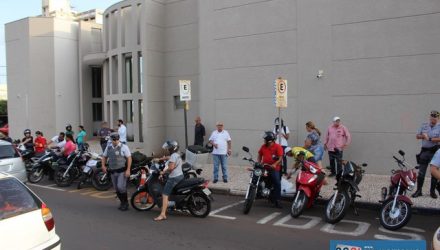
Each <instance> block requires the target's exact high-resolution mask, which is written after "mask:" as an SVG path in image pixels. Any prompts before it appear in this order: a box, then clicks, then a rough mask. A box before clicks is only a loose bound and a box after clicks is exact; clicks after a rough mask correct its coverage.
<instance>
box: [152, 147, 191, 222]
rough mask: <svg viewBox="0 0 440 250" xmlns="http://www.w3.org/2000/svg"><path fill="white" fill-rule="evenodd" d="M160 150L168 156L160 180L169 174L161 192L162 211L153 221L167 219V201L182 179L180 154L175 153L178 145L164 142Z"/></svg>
mask: <svg viewBox="0 0 440 250" xmlns="http://www.w3.org/2000/svg"><path fill="white" fill-rule="evenodd" d="M162 148H163V149H165V150H167V151H168V153H169V154H170V157H169V159H168V161H167V162H166V167H165V168H164V170H163V171H161V172H160V178H162V176H163V174H165V173H169V175H168V179H167V182H166V183H165V186H164V188H163V191H162V209H161V212H160V214H159V216H157V217H156V218H154V220H155V221H161V220H166V219H167V209H168V199H169V197H170V195H171V193H172V192H173V189H174V187H175V186H176V185H177V184H178V183H179V182H180V181H181V180H183V179H184V177H183V171H182V159H181V158H180V154H179V153H178V152H177V150H179V144H178V143H177V142H176V141H166V142H165V143H164V144H163V145H162Z"/></svg>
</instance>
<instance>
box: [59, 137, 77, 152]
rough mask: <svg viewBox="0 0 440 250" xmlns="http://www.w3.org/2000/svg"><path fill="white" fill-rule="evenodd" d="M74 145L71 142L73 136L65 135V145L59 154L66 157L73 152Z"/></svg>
mask: <svg viewBox="0 0 440 250" xmlns="http://www.w3.org/2000/svg"><path fill="white" fill-rule="evenodd" d="M75 150H76V144H75V143H74V142H73V136H72V135H71V134H69V135H66V144H65V145H64V148H63V150H61V154H62V155H63V156H64V157H68V156H69V155H70V154H71V153H72V152H75Z"/></svg>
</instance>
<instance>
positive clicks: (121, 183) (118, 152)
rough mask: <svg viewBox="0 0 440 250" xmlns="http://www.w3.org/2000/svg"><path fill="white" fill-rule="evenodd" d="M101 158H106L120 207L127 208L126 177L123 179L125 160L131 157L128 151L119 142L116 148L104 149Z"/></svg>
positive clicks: (125, 146)
mask: <svg viewBox="0 0 440 250" xmlns="http://www.w3.org/2000/svg"><path fill="white" fill-rule="evenodd" d="M103 156H104V157H106V158H108V171H109V172H110V173H111V179H112V183H113V187H114V188H115V190H116V194H117V196H118V198H119V200H120V201H121V207H122V206H127V207H128V198H127V177H125V171H126V170H127V165H126V162H127V158H128V157H131V153H130V149H129V148H128V146H127V145H125V144H122V143H121V142H119V143H118V145H117V146H113V144H110V145H108V146H107V148H106V149H105V151H104V154H103ZM121 207H120V209H121Z"/></svg>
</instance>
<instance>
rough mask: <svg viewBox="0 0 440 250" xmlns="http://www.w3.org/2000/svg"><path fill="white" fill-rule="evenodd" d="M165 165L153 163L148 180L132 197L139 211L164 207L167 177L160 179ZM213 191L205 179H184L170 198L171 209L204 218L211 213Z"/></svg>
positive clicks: (149, 169) (169, 205) (133, 203)
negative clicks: (163, 197) (163, 199)
mask: <svg viewBox="0 0 440 250" xmlns="http://www.w3.org/2000/svg"><path fill="white" fill-rule="evenodd" d="M164 167H165V164H164V163H163V162H162V163H159V162H153V163H151V164H150V167H149V168H148V178H147V181H146V182H145V184H144V185H142V186H140V187H139V188H138V189H137V190H136V192H134V193H133V195H132V196H131V200H130V202H131V205H132V207H133V208H135V209H136V210H138V211H148V210H150V209H152V208H153V207H154V206H155V205H157V206H158V207H160V208H161V207H162V190H163V187H164V185H165V183H166V180H167V178H168V177H167V175H165V176H163V178H160V171H161V170H163V168H164ZM211 199H212V198H211V191H210V190H209V189H208V181H205V180H204V179H203V178H189V179H186V178H185V179H183V180H182V181H181V182H179V183H178V184H177V185H176V186H175V187H174V189H173V192H172V194H171V195H170V197H169V203H168V207H169V208H170V209H176V210H182V211H187V210H188V211H189V212H190V213H191V214H192V215H193V216H195V217H199V218H204V217H206V216H208V214H209V213H210V212H211Z"/></svg>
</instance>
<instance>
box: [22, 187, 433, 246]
mask: <svg viewBox="0 0 440 250" xmlns="http://www.w3.org/2000/svg"><path fill="white" fill-rule="evenodd" d="M29 187H30V188H31V189H32V190H34V191H35V192H36V193H37V194H38V195H39V196H40V197H41V198H42V199H43V200H44V201H45V202H46V203H47V204H48V206H49V207H50V208H51V209H52V212H53V214H54V216H55V221H56V230H57V233H58V234H59V235H60V237H61V239H62V244H63V249H124V248H125V249H136V248H142V249H145V248H151V247H152V248H153V249H159V248H162V249H177V248H179V249H292V248H293V246H295V247H297V248H298V249H328V247H329V241H330V240H331V239H341V240H342V239H344V240H366V239H427V241H428V242H427V245H428V246H429V245H430V244H431V243H430V241H431V239H432V234H433V232H434V230H435V229H436V228H437V227H438V225H437V224H438V223H437V224H436V223H435V222H433V220H432V218H431V217H429V216H422V215H413V217H412V219H411V221H410V223H409V225H408V226H407V227H405V228H404V229H401V230H400V231H399V232H387V231H385V230H384V229H382V228H380V226H379V225H380V224H379V220H378V218H377V212H375V211H371V210H363V209H362V210H360V214H361V215H360V216H354V215H353V213H352V212H351V211H350V212H349V213H348V215H347V216H346V218H345V222H344V223H340V224H338V225H336V226H331V225H329V224H326V223H324V222H323V207H322V206H316V207H314V208H312V209H310V210H308V211H306V212H305V214H304V215H303V216H301V218H299V219H292V218H291V217H290V215H289V208H288V207H289V203H288V202H287V201H285V202H283V205H284V208H283V209H275V208H271V207H270V206H269V204H268V203H267V201H265V200H259V201H257V202H256V203H255V205H254V207H253V208H252V210H251V212H250V214H249V215H243V214H242V213H241V208H242V203H241V201H242V199H243V198H242V197H238V196H224V195H214V198H215V201H214V202H213V203H212V212H211V215H210V216H209V217H208V218H205V219H197V218H194V217H192V216H190V215H188V214H185V213H180V212H174V213H173V214H171V215H169V217H168V220H167V221H163V222H154V221H153V218H154V217H155V216H156V215H157V214H158V213H159V212H158V209H157V208H155V209H153V210H152V211H150V212H137V211H135V210H134V209H132V208H131V209H130V210H129V211H128V212H120V211H118V210H117V209H116V207H117V201H116V199H115V198H114V194H113V193H112V192H111V191H108V192H98V191H96V190H94V189H93V188H85V189H82V190H77V189H75V187H76V186H75V187H74V186H72V187H68V188H58V187H56V186H55V185H54V184H53V183H50V182H47V181H44V182H42V183H41V184H40V185H29Z"/></svg>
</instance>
